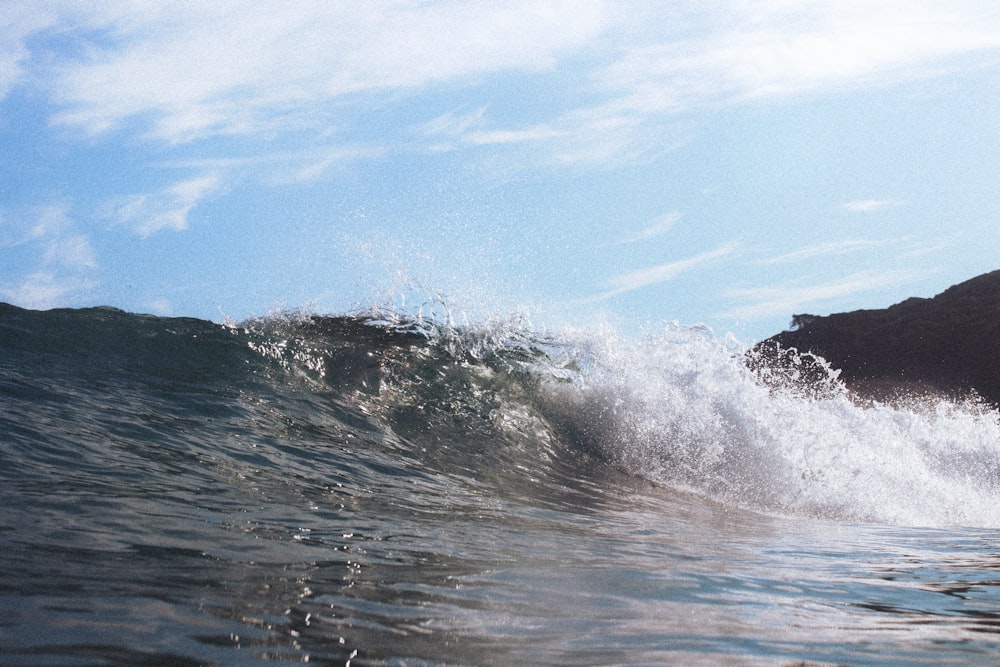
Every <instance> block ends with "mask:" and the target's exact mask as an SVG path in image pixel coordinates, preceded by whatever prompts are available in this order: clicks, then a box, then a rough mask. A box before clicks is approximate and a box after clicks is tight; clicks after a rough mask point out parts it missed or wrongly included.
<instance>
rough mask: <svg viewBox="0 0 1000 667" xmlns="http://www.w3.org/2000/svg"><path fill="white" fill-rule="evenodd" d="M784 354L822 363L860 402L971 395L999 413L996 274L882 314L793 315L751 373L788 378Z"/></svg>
mask: <svg viewBox="0 0 1000 667" xmlns="http://www.w3.org/2000/svg"><path fill="white" fill-rule="evenodd" d="M790 348H795V349H797V350H798V351H799V352H800V353H808V354H806V358H807V359H808V358H810V357H809V354H813V355H817V356H820V357H822V358H823V359H826V360H827V361H828V362H829V363H830V366H831V367H833V368H835V369H840V371H841V375H840V379H841V380H843V381H844V383H845V384H846V385H847V387H848V388H849V389H851V390H853V391H854V392H855V393H857V394H858V395H859V396H862V397H866V398H875V399H879V400H885V399H892V398H896V397H899V396H901V395H903V394H906V393H912V392H917V393H943V394H946V395H949V396H953V397H956V398H961V397H965V396H968V395H969V394H970V393H975V394H978V395H979V396H980V397H981V398H982V399H983V400H984V401H986V402H988V403H991V404H993V405H994V406H1000V271H993V272H991V273H987V274H984V275H981V276H978V277H976V278H973V279H971V280H968V281H966V282H963V283H960V284H958V285H954V286H953V287H949V288H948V289H946V290H945V291H944V292H942V293H941V294H938V295H937V296H935V297H934V298H931V299H918V298H911V299H907V300H906V301H903V302H901V303H898V304H896V305H894V306H890V307H889V308H885V309H882V310H856V311H853V312H849V313H837V314H834V315H829V316H825V317H819V316H813V315H795V316H794V317H793V319H792V330H790V331H784V332H782V333H780V334H778V335H776V336H772V337H771V338H768V339H767V340H765V341H762V342H761V343H759V344H758V345H757V346H755V348H754V351H753V354H752V359H751V366H754V367H756V368H758V369H760V368H764V367H769V368H771V369H772V370H773V369H774V368H780V367H784V368H785V369H786V370H787V369H788V367H789V366H788V364H789V360H790V359H791V358H792V357H790V356H789V355H788V354H787V352H783V351H787V350H788V349H790ZM796 365H797V366H798V367H800V368H805V366H808V365H809V364H808V363H807V364H805V366H803V364H802V362H801V360H800V359H799V360H798V361H797V362H796ZM796 372H799V370H798V369H796ZM805 372H808V371H805Z"/></svg>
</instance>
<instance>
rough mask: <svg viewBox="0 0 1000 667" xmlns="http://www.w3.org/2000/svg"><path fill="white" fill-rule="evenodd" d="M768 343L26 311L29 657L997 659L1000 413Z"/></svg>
mask: <svg viewBox="0 0 1000 667" xmlns="http://www.w3.org/2000/svg"><path fill="white" fill-rule="evenodd" d="M442 320H443V321H442ZM746 352H747V350H746V348H745V346H744V345H742V344H741V343H739V342H738V341H736V340H735V339H733V338H731V337H721V336H718V335H716V334H715V333H713V332H712V331H710V330H708V329H705V328H702V327H686V326H680V325H675V324H671V325H664V326H663V327H661V328H660V329H658V330H654V331H648V332H646V333H645V334H643V335H642V336H637V337H624V336H621V335H619V334H618V333H616V331H615V330H614V329H612V328H610V327H608V326H594V327H591V328H577V329H561V330H558V331H549V330H537V329H535V328H534V327H533V326H532V325H531V324H530V322H528V321H527V320H526V319H525V318H519V317H510V318H499V319H496V320H488V321H484V322H481V323H465V324H462V325H457V324H455V323H453V322H450V321H448V319H447V318H436V319H435V318H423V317H415V316H411V317H404V316H402V315H397V314H393V313H391V312H384V311H372V312H366V313H360V314H352V315H345V316H337V317H320V316H315V315H309V314H304V313H285V314H280V315H273V316H269V317H263V318H259V319H254V320H250V321H246V322H239V323H227V324H217V323H212V322H208V321H203V320H197V319H188V318H161V317H153V316H147V315H136V314H129V313H125V312H122V311H119V310H115V309H112V308H92V309H79V310H52V311H45V312H38V311H28V310H23V309H19V308H16V307H13V306H7V305H2V306H0V664H4V665H270V664H277V663H306V662H308V663H310V664H320V665H446V664H447V665H512V664H528V665H768V666H771V665H783V666H788V667H791V666H793V665H796V666H801V665H983V664H998V663H1000V532H998V529H1000V424H998V413H997V412H996V411H995V410H992V409H990V408H988V407H984V406H982V405H977V404H976V403H974V402H965V403H954V402H949V401H946V400H943V399H929V398H925V399H920V400H918V399H914V400H912V401H910V402H906V401H901V402H899V403H897V404H894V405H885V404H879V403H871V402H868V403H865V402H861V401H859V400H856V399H854V398H852V396H851V395H850V394H849V392H847V391H846V390H845V389H844V388H843V387H842V386H841V385H840V384H839V383H838V381H837V378H836V373H833V372H831V373H830V376H829V377H828V378H826V379H825V380H824V381H823V382H821V383H820V386H817V384H816V383H815V382H814V381H813V382H810V383H803V382H798V381H796V379H795V377H794V375H795V374H794V373H790V374H787V375H786V376H784V377H783V378H779V379H780V380H781V381H777V379H775V378H771V379H770V380H769V381H762V378H761V376H760V375H757V374H755V373H754V372H751V371H750V370H748V367H747V364H746V363H745V355H746Z"/></svg>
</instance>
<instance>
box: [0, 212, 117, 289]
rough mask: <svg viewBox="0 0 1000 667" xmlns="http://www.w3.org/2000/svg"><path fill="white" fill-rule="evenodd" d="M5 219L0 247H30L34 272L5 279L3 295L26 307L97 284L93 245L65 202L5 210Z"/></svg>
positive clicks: (28, 248)
mask: <svg viewBox="0 0 1000 667" xmlns="http://www.w3.org/2000/svg"><path fill="white" fill-rule="evenodd" d="M0 221H2V223H3V224H0V227H2V231H3V234H2V236H0V248H8V249H10V248H19V249H22V250H27V252H28V254H29V256H33V257H34V259H33V264H34V270H32V271H31V272H30V273H28V274H26V275H23V276H21V277H20V278H18V277H14V276H7V277H6V280H4V281H3V282H0V298H2V299H4V300H6V301H10V302H12V303H15V304H17V305H19V306H22V307H25V308H52V307H55V306H57V305H60V304H62V303H64V302H65V299H66V297H68V296H69V295H72V294H79V293H80V292H85V291H87V290H89V289H92V288H93V287H94V286H95V283H94V281H93V280H92V279H91V277H90V276H91V275H92V273H93V269H95V268H97V257H96V253H95V251H94V247H93V245H92V244H91V241H90V238H89V237H88V236H87V235H85V234H83V233H81V232H80V231H79V230H78V229H77V226H76V223H75V222H74V221H73V220H72V219H71V218H70V217H69V216H68V215H67V212H66V208H65V207H64V206H61V205H58V204H53V205H48V206H41V207H37V208H33V209H30V210H25V211H18V212H15V213H11V212H4V213H3V216H2V220H0Z"/></svg>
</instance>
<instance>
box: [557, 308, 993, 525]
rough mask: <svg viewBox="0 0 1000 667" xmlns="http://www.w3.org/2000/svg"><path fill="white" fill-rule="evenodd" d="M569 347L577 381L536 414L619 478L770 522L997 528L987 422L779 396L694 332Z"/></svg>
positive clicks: (671, 330)
mask: <svg viewBox="0 0 1000 667" xmlns="http://www.w3.org/2000/svg"><path fill="white" fill-rule="evenodd" d="M574 346H575V347H576V348H577V349H578V350H580V354H581V356H582V357H584V358H585V361H584V362H583V363H581V370H580V371H579V375H578V377H577V378H576V380H575V381H574V382H573V383H569V384H567V383H552V384H551V385H550V386H549V387H548V388H547V391H546V396H547V398H546V399H545V401H546V403H547V408H546V409H548V410H550V411H552V412H553V413H554V414H555V415H556V418H557V419H558V420H560V421H561V422H563V423H567V424H569V426H570V428H571V429H572V430H573V431H574V432H575V433H576V435H577V436H578V437H580V438H581V440H582V441H583V442H585V443H586V444H587V445H588V446H591V447H594V448H596V449H597V450H599V451H600V453H601V454H602V455H603V456H605V457H606V458H607V459H609V460H610V461H612V462H613V463H615V464H616V465H618V466H620V467H622V468H623V469H625V470H627V471H629V472H632V473H634V474H638V475H642V476H645V477H647V478H649V479H651V480H653V481H655V482H657V483H661V484H665V485H670V486H676V487H683V488H688V489H693V490H696V491H697V492H699V493H703V494H706V495H709V496H711V497H714V498H717V499H720V500H723V501H725V502H729V503H734V504H737V505H739V506H742V507H746V508H750V509H754V510H760V511H766V512H773V513H781V514H793V515H807V516H816V517H825V518H834V519H840V520H849V521H873V522H885V523H895V524H902V525H913V526H940V525H966V526H978V527H990V528H996V527H1000V425H998V415H997V413H996V412H994V411H990V410H985V409H983V408H977V407H975V406H969V405H956V404H953V403H950V402H947V401H945V400H929V399H928V400H925V401H923V402H922V403H914V404H913V405H911V406H909V407H891V406H888V405H881V404H874V405H868V406H867V407H866V406H864V405H862V404H861V403H860V402H858V401H857V400H855V399H853V398H852V397H851V396H850V395H849V394H848V393H847V392H846V391H840V392H837V391H834V392H826V393H824V394H823V395H822V396H821V397H817V396H815V395H811V394H809V393H808V392H803V391H800V390H795V389H794V388H790V389H787V390H782V389H777V390H776V389H774V388H771V387H768V386H765V385H764V384H762V383H761V382H760V381H759V380H758V378H757V377H756V376H755V375H754V374H753V373H752V372H750V371H749V370H747V368H746V366H745V365H744V363H743V352H744V349H743V348H742V346H740V345H739V344H738V343H736V341H735V340H733V339H727V340H722V339H719V338H717V337H716V336H715V335H714V334H713V333H712V332H711V331H709V330H707V329H704V328H690V327H681V326H677V325H672V326H670V327H667V328H666V330H665V331H664V332H662V333H660V334H658V335H654V336H649V337H647V338H645V339H643V340H641V341H639V342H629V341H625V340H623V339H620V338H618V337H616V336H615V335H614V334H613V333H612V332H609V331H607V330H605V331H603V332H600V333H599V334H588V335H583V336H578V338H577V340H576V341H575V342H574Z"/></svg>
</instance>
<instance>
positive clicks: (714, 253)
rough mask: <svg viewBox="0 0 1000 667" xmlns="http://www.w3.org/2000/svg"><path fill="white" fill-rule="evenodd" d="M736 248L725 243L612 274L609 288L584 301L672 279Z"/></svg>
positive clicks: (730, 253) (606, 297)
mask: <svg viewBox="0 0 1000 667" xmlns="http://www.w3.org/2000/svg"><path fill="white" fill-rule="evenodd" d="M737 248H738V245H737V244H735V243H727V244H725V245H722V246H719V247H718V248H715V249H714V250H709V251H707V252H703V253H700V254H698V255H695V256H693V257H688V258H687V259H681V260H678V261H675V262H668V263H666V264H659V265H657V266H653V267H649V268H646V269H639V270H637V271H629V272H628V273H623V274H620V275H617V276H613V277H611V278H610V279H609V280H608V286H609V287H610V289H608V290H607V291H605V292H602V293H600V294H597V295H595V296H593V297H591V298H589V299H586V300H585V301H587V302H594V301H604V300H605V299H610V298H611V297H614V296H618V295H619V294H624V293H625V292H631V291H633V290H637V289H640V288H643V287H649V286H650V285H656V284H659V283H663V282H667V281H669V280H673V279H674V278H676V277H678V276H679V275H681V274H683V273H687V272H688V271H692V270H694V269H697V268H699V267H702V266H705V265H708V264H711V263H713V262H716V261H718V260H720V259H722V258H724V257H728V256H730V255H732V254H733V253H735V252H736V250H737Z"/></svg>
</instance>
